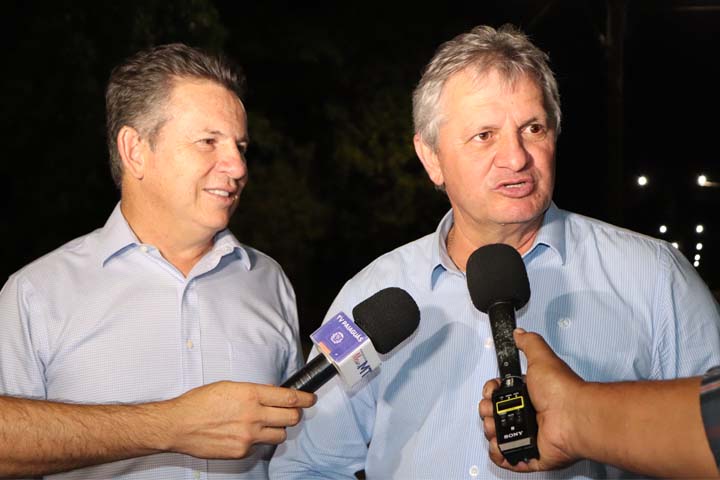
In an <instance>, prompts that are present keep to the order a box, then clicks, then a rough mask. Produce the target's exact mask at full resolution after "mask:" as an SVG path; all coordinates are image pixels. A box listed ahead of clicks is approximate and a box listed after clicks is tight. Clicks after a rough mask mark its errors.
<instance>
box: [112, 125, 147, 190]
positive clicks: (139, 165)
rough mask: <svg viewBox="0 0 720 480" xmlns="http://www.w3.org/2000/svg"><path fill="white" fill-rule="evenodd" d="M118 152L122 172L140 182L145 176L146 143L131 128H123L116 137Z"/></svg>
mask: <svg viewBox="0 0 720 480" xmlns="http://www.w3.org/2000/svg"><path fill="white" fill-rule="evenodd" d="M117 146H118V152H120V158H121V159H122V164H123V171H124V172H125V173H126V174H127V175H130V176H131V177H133V178H136V179H138V180H142V178H143V176H144V175H145V161H146V158H145V150H146V148H147V144H146V142H144V141H143V139H142V138H141V137H140V133H139V132H138V131H137V130H135V129H134V128H133V127H129V126H127V125H125V126H123V127H122V128H121V129H120V131H119V132H118V135H117Z"/></svg>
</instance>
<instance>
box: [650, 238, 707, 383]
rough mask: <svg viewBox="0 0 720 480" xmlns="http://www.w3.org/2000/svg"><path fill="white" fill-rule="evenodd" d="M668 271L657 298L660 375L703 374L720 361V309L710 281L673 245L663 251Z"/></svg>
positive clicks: (655, 360)
mask: <svg viewBox="0 0 720 480" xmlns="http://www.w3.org/2000/svg"><path fill="white" fill-rule="evenodd" d="M663 253H664V254H665V255H664V257H661V258H660V263H661V264H662V266H663V269H664V271H665V275H664V278H662V279H660V280H659V288H658V290H657V296H656V298H655V305H656V311H657V317H658V319H659V322H658V323H657V324H656V328H657V331H656V332H655V334H654V335H655V337H656V342H657V348H656V349H655V355H656V357H655V359H654V363H655V369H654V370H655V372H654V375H653V377H654V378H656V379H672V378H677V377H691V376H696V375H702V374H703V373H704V372H706V371H707V370H708V369H709V368H711V367H713V366H714V365H718V364H720V312H719V311H718V305H717V302H716V301H715V298H714V297H713V295H712V293H711V292H710V290H709V289H708V287H707V285H706V284H705V282H703V280H702V279H701V278H700V276H699V275H698V273H697V272H696V271H695V268H693V266H692V265H690V262H688V261H687V259H686V258H685V257H684V256H683V255H682V253H680V252H679V251H677V250H676V249H674V248H672V247H667V250H665V251H664V252H663Z"/></svg>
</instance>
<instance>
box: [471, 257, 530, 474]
mask: <svg viewBox="0 0 720 480" xmlns="http://www.w3.org/2000/svg"><path fill="white" fill-rule="evenodd" d="M466 275H467V283H468V290H469V292H470V298H471V299H472V302H473V305H475V307H476V308H477V309H478V310H480V311H481V312H483V313H486V314H487V315H488V318H489V320H490V328H491V329H492V334H493V341H494V343H495V353H496V356H497V361H498V369H499V371H500V388H498V389H497V390H495V392H493V395H492V402H493V417H494V419H495V432H496V437H497V442H498V447H499V448H500V452H501V453H502V454H503V456H504V457H505V458H506V459H507V461H508V462H510V464H511V465H517V464H518V462H521V461H523V462H528V461H529V460H530V459H531V458H540V452H539V451H538V448H537V431H538V426H537V419H536V417H535V409H534V408H533V405H532V402H531V401H530V396H529V395H528V391H527V386H526V384H525V381H524V380H523V377H522V373H521V370H520V355H519V353H518V349H517V346H516V345H515V340H514V339H513V330H515V326H516V323H515V311H516V310H518V309H520V308H522V307H524V306H525V304H526V303H527V302H528V300H530V282H529V281H528V277H527V271H526V270H525V264H524V263H523V260H522V257H521V256H520V254H519V253H518V252H517V251H516V250H515V249H514V248H512V247H511V246H509V245H505V244H501V243H496V244H492V245H486V246H484V247H480V248H478V249H477V250H475V252H473V254H472V255H471V256H470V258H469V259H468V263H467V274H466Z"/></svg>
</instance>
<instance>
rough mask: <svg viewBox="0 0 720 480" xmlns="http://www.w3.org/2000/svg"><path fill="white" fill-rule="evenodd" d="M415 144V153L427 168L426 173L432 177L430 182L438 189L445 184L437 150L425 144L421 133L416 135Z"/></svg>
mask: <svg viewBox="0 0 720 480" xmlns="http://www.w3.org/2000/svg"><path fill="white" fill-rule="evenodd" d="M413 143H414V144H415V153H417V156H418V158H419V159H420V161H421V162H422V164H423V167H425V171H426V172H427V174H428V177H430V180H431V181H432V182H433V183H434V184H435V185H437V186H438V187H439V186H441V185H442V184H444V183H445V178H444V177H443V173H442V169H441V168H440V162H439V161H438V155H437V153H436V152H435V150H434V149H433V148H432V147H431V146H430V145H428V144H427V143H425V141H424V140H423V139H422V137H421V136H420V134H419V133H416V134H415V136H414V137H413Z"/></svg>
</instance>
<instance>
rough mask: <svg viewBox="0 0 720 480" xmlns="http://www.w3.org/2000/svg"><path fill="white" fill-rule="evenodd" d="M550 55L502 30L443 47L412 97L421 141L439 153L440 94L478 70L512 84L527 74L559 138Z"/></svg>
mask: <svg viewBox="0 0 720 480" xmlns="http://www.w3.org/2000/svg"><path fill="white" fill-rule="evenodd" d="M548 60H549V58H548V56H547V54H545V53H544V52H542V51H541V50H540V49H538V48H537V47H536V46H535V45H533V44H532V43H531V42H530V40H529V39H528V37H527V36H526V35H525V34H524V33H522V32H521V31H520V30H518V29H517V28H515V27H514V26H512V25H504V26H502V27H500V28H499V29H498V30H495V29H494V28H492V27H488V26H478V27H475V28H473V29H472V30H471V31H470V32H469V33H463V34H461V35H458V36H457V37H455V38H453V39H452V40H450V41H448V42H445V43H443V44H442V45H440V48H438V50H437V51H436V52H435V55H434V56H433V58H432V60H430V63H428V65H427V67H425V70H424V72H423V75H422V78H421V79H420V82H419V83H418V86H417V87H416V88H415V91H414V92H413V122H414V124H415V132H416V133H418V134H419V135H420V137H421V138H422V140H423V142H425V143H426V144H427V145H429V146H430V147H432V149H433V150H437V140H438V139H437V136H438V128H439V125H440V121H441V120H442V118H441V113H440V111H439V104H440V95H441V93H442V89H443V87H444V86H445V83H446V82H447V81H448V79H449V78H450V77H451V76H452V75H454V74H455V73H457V72H460V71H461V70H464V69H465V68H468V67H471V66H472V67H474V68H475V69H476V70H477V72H478V74H480V75H483V74H485V73H488V72H490V71H492V70H495V71H497V72H498V73H500V74H501V75H502V76H503V77H505V78H506V79H507V80H508V81H510V82H514V81H515V80H516V79H517V78H519V77H521V76H524V75H529V76H530V77H531V78H533V79H534V80H535V81H536V82H537V85H538V86H539V87H540V88H541V90H542V92H543V103H544V107H545V112H546V113H547V115H548V121H549V122H551V125H550V126H551V127H553V128H554V129H555V131H556V132H557V134H559V133H560V94H559V93H558V86H557V81H556V80H555V75H554V74H553V72H552V70H550V67H549V66H548Z"/></svg>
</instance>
